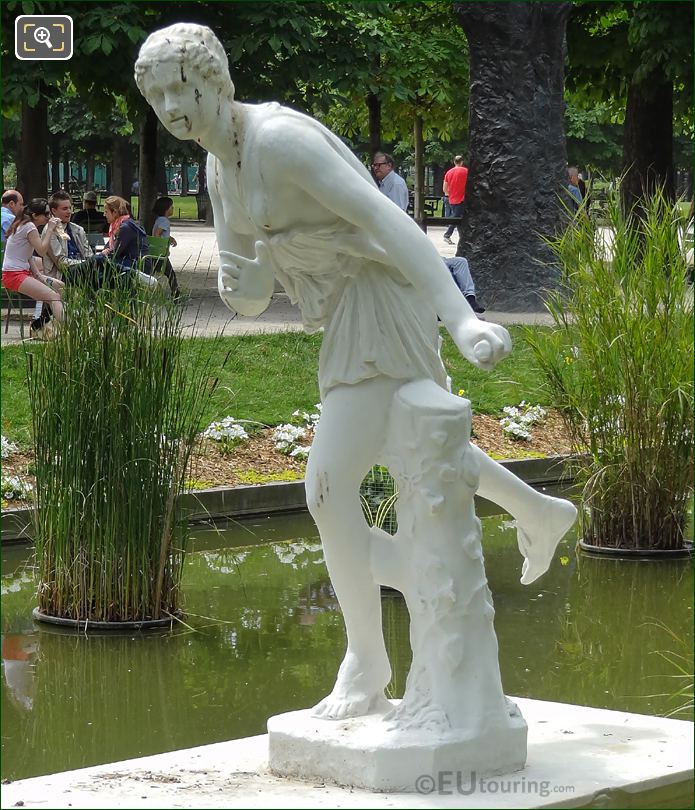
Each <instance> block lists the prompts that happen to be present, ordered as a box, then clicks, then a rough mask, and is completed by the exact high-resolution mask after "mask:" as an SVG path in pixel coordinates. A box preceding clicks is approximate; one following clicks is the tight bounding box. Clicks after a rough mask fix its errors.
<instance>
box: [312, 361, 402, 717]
mask: <svg viewBox="0 0 695 810" xmlns="http://www.w3.org/2000/svg"><path fill="white" fill-rule="evenodd" d="M400 384H401V383H400V382H399V381H397V380H392V379H388V378H386V377H377V378H373V379H370V380H365V381H364V382H360V383H357V384H355V385H340V386H337V387H336V388H333V389H331V390H330V391H329V392H328V394H327V395H326V397H325V399H324V402H323V411H322V413H321V420H320V422H319V425H318V427H317V430H316V436H315V438H314V442H313V444H312V447H311V453H310V454H309V462H308V464H307V471H306V488H307V503H308V506H309V510H310V511H311V514H312V516H313V518H314V520H315V521H316V525H317V527H318V529H319V533H320V535H321V542H322V543H323V549H324V554H325V558H326V565H327V566H328V572H329V574H330V577H331V582H332V583H333V588H334V589H335V592H336V595H337V597H338V601H339V602H340V606H341V609H342V611H343V617H344V619H345V629H346V631H347V652H346V654H345V658H344V659H343V662H342V664H341V665H340V670H339V671H338V677H337V679H336V683H335V687H334V688H333V691H332V692H331V694H330V695H328V697H326V698H324V700H322V701H321V702H320V703H319V704H318V705H317V706H316V707H315V708H314V714H315V715H316V716H317V717H324V718H328V719H340V718H344V717H353V716H358V715H362V714H367V713H368V712H370V711H374V710H378V709H379V708H384V709H386V708H389V706H388V705H387V704H386V701H385V697H384V688H385V687H386V685H387V684H388V682H389V680H390V678H391V667H390V664H389V660H388V656H387V654H386V648H385V646H384V637H383V632H382V628H381V597H380V589H379V585H378V584H377V583H376V582H375V581H374V579H373V577H372V572H371V566H370V542H371V533H370V530H369V527H368V525H367V523H366V521H365V519H364V515H363V512H362V507H361V506H360V501H359V487H360V483H361V481H362V479H363V478H364V476H365V475H366V474H367V472H368V471H369V469H370V468H371V467H372V465H373V464H374V463H376V461H377V458H378V454H379V450H380V446H381V442H383V439H384V434H385V429H386V420H387V419H388V415H389V411H390V408H391V402H392V400H393V395H394V393H395V391H396V390H397V388H398V387H399V385H400Z"/></svg>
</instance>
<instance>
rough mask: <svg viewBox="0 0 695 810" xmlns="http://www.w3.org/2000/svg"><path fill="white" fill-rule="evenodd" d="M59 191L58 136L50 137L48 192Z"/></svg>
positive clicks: (57, 134)
mask: <svg viewBox="0 0 695 810" xmlns="http://www.w3.org/2000/svg"><path fill="white" fill-rule="evenodd" d="M59 190H60V134H59V133H55V134H53V135H51V183H50V188H49V191H51V192H53V191H59Z"/></svg>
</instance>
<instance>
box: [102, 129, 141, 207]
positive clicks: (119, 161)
mask: <svg viewBox="0 0 695 810" xmlns="http://www.w3.org/2000/svg"><path fill="white" fill-rule="evenodd" d="M134 175H135V171H134V161H133V150H132V148H131V144H130V142H129V141H128V139H127V138H126V137H124V136H123V135H115V136H114V138H113V153H112V156H111V183H110V185H109V186H108V187H107V188H108V190H109V191H110V192H111V194H117V195H118V196H119V197H123V198H124V199H125V200H129V199H130V194H131V190H132V188H133V177H134Z"/></svg>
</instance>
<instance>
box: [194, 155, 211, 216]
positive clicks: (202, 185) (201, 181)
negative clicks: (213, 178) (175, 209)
mask: <svg viewBox="0 0 695 810" xmlns="http://www.w3.org/2000/svg"><path fill="white" fill-rule="evenodd" d="M207 161H208V153H207V152H203V157H202V158H201V160H200V163H199V164H198V217H199V218H200V216H201V214H203V213H204V217H203V218H204V220H205V224H206V225H213V224H214V215H213V212H212V205H210V198H209V196H208V174H207V172H208V163H207ZM201 208H202V209H203V210H202V211H201Z"/></svg>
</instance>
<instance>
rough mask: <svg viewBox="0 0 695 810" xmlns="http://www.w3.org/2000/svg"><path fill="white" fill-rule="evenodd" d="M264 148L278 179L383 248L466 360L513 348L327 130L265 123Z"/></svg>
mask: <svg viewBox="0 0 695 810" xmlns="http://www.w3.org/2000/svg"><path fill="white" fill-rule="evenodd" d="M260 148H262V150H263V160H264V162H266V163H267V164H271V166H270V167H269V172H268V175H269V176H272V177H275V179H276V182H278V183H288V182H289V183H291V184H292V185H295V186H299V187H300V188H301V189H302V190H303V191H304V192H305V193H306V194H308V195H309V196H310V197H312V198H313V199H314V200H316V201H317V202H318V203H320V205H321V206H322V207H323V208H325V209H327V210H329V211H331V212H332V213H333V214H335V216H336V218H337V219H339V220H343V221H347V222H349V223H351V224H352V225H354V226H355V227H356V228H357V229H358V230H360V231H363V232H364V233H365V234H366V235H367V236H368V237H369V241H370V242H372V243H374V244H375V245H377V246H378V247H379V249H380V250H383V251H384V253H385V254H386V256H387V257H388V261H387V263H388V264H390V265H393V266H394V267H397V268H398V269H399V271H400V272H401V273H402V274H403V275H404V276H405V278H406V279H407V280H408V281H409V282H410V283H411V284H412V285H413V286H414V287H415V288H416V289H418V290H419V291H420V293H421V294H422V296H423V297H424V298H425V299H427V300H428V301H429V302H430V304H431V306H432V307H433V309H434V310H435V311H436V312H437V314H438V315H439V317H440V318H441V320H442V322H443V323H444V325H445V326H446V328H447V329H448V331H449V333H450V334H451V336H452V338H453V339H454V341H455V343H456V345H457V346H458V348H459V350H460V351H461V353H462V354H463V356H464V357H465V358H466V359H467V360H469V361H470V362H471V363H473V364H474V365H476V366H479V367H480V368H483V369H489V368H492V367H493V366H494V365H495V363H497V362H498V361H499V360H501V359H502V358H504V357H505V356H506V355H508V354H509V352H510V351H511V338H510V337H509V333H508V332H507V330H506V329H504V327H502V326H499V325H498V324H493V323H489V322H486V321H481V320H479V319H478V318H476V316H475V313H474V312H473V310H472V309H471V308H470V306H469V305H468V302H467V301H466V299H465V298H464V296H463V295H461V293H460V291H459V290H458V288H457V287H456V284H455V282H454V281H453V279H452V277H451V274H450V273H449V272H448V270H447V268H446V266H445V265H444V263H443V262H442V260H441V257H440V256H439V254H438V253H437V250H436V248H435V247H434V245H433V244H432V242H430V240H429V239H428V238H427V236H426V235H425V234H424V233H423V232H422V231H421V230H420V228H419V227H418V226H417V225H416V224H415V222H414V221H413V220H412V219H410V217H408V216H407V214H405V213H404V212H403V211H401V210H400V209H399V208H398V206H396V205H394V204H393V203H392V202H391V200H389V199H388V198H387V197H385V196H384V195H383V194H382V193H381V192H380V191H379V190H378V189H377V187H376V186H375V185H374V184H373V183H371V182H370V181H369V179H368V178H366V177H364V176H363V175H362V174H361V173H360V172H358V171H356V170H355V168H354V167H353V166H352V165H351V164H350V163H349V162H348V160H346V159H344V158H343V157H341V155H340V154H338V153H337V151H336V148H335V146H334V145H332V144H331V143H330V142H329V141H328V139H327V137H326V135H325V134H324V133H323V132H322V131H321V129H319V128H318V127H313V126H311V125H307V124H305V123H304V122H298V121H287V120H284V121H282V124H281V126H277V127H270V128H268V129H266V131H265V132H264V135H263V140H262V142H261V144H260ZM365 258H372V257H371V256H369V257H365Z"/></svg>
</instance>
